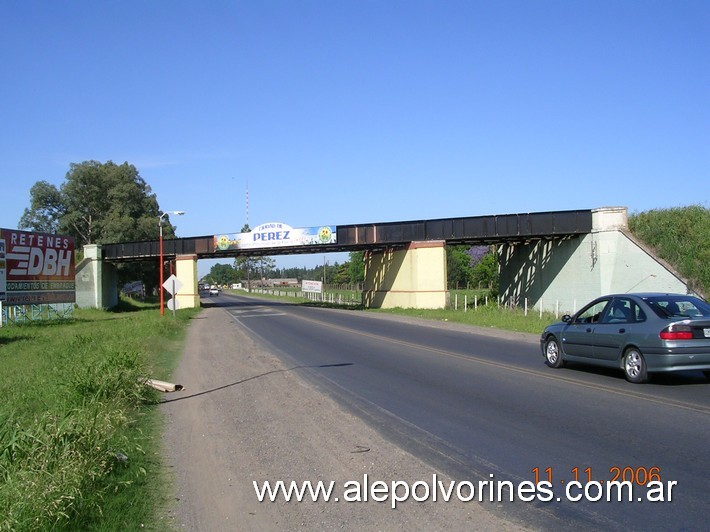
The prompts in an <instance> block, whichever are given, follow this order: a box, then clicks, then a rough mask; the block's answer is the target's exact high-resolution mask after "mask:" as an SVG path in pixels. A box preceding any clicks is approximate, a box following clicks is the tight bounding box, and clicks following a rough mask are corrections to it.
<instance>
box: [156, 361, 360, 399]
mask: <svg viewBox="0 0 710 532" xmlns="http://www.w3.org/2000/svg"><path fill="white" fill-rule="evenodd" d="M352 365H353V363H352V362H341V363H338V364H319V365H315V366H294V367H292V368H285V369H275V370H272V371H267V372H266V373H261V374H259V375H254V376H252V377H247V378H246V379H242V380H239V381H236V382H231V383H229V384H224V385H222V386H217V387H216V388H212V389H210V390H204V391H201V392H196V393H193V394H190V395H185V396H183V397H176V398H175V399H164V400H162V401H160V403H161V404H163V403H174V402H175V401H182V400H184V399H192V398H193V397H199V396H200V395H206V394H208V393H212V392H217V391H219V390H224V389H225V388H231V387H232V386H236V385H238V384H244V383H245V382H249V381H253V380H255V379H259V378H261V377H266V376H267V375H271V374H273V373H284V372H287V371H293V370H296V369H306V368H308V369H314V368H342V367H345V366H352Z"/></svg>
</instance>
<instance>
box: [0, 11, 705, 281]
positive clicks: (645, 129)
mask: <svg viewBox="0 0 710 532" xmlns="http://www.w3.org/2000/svg"><path fill="white" fill-rule="evenodd" d="M708 27H710V2H707V1H706V0H697V1H695V0H667V1H655V0H637V1H630V0H626V1H625V0H613V1H612V0H590V1H574V0H556V1H553V0H539V1H533V0H525V1H517V0H500V1H483V0H470V1H445V0H444V1H442V0H439V1H434V0H432V1H417V0H412V1H386V0H378V1H374V0H370V1H366V0H363V1H349V0H338V1H326V0H320V1H314V0H303V1H294V0H290V1H275V0H274V1H270V0H250V1H204V2H197V1H189V2H188V1H169V2H168V1H158V0H153V1H131V0H122V1H120V2H117V1H100V2H96V1H71V2H50V1H43V2H37V1H32V0H29V1H22V2H20V1H9V0H5V1H3V2H0V69H1V72H2V83H0V179H1V180H2V189H3V194H2V197H1V198H0V206H1V207H2V209H1V214H0V226H1V227H10V228H14V227H16V226H17V222H18V221H19V218H20V216H21V215H22V211H23V209H24V208H25V207H27V206H28V205H29V190H30V188H31V186H32V185H33V184H34V183H35V182H36V181H38V180H46V181H49V182H51V183H54V184H56V185H57V186H59V185H60V184H61V183H62V182H63V181H64V177H65V175H66V172H67V171H68V169H69V164H70V163H73V162H76V163H78V162H82V161H86V160H97V161H101V162H106V161H108V160H112V161H114V162H116V163H122V162H124V161H127V162H129V163H131V164H133V165H135V166H136V167H137V168H138V170H139V172H140V174H141V176H142V177H143V179H145V181H146V182H147V183H148V184H149V185H150V186H151V188H152V189H153V191H154V192H155V193H156V194H157V197H158V201H159V204H160V207H161V208H162V209H163V210H177V209H180V210H185V211H186V214H185V216H182V217H174V218H173V220H172V221H173V222H174V223H175V224H176V225H177V228H178V235H179V236H197V235H210V234H217V233H225V232H238V231H239V230H240V229H241V227H242V226H243V225H244V223H245V221H246V213H245V190H246V188H247V183H248V188H249V222H250V225H251V226H252V227H254V226H256V225H259V224H262V223H266V222H283V223H286V224H289V225H291V226H293V227H312V226H318V225H325V224H327V225H338V224H351V223H368V222H384V221H396V220H418V219H430V218H443V217H452V216H477V215H484V214H502V213H517V212H538V211H548V210H564V209H589V208H596V207H602V206H617V205H622V206H627V207H628V208H629V212H638V211H645V210H648V209H653V208H668V207H675V206H682V205H691V204H701V205H704V206H706V207H708V190H710V186H709V184H710V179H709V177H710V105H709V104H710V97H709V94H710V92H709V89H710V68H709V67H710V61H709V60H708V57H710V32H709V31H708ZM333 259H335V260H337V259H340V260H341V261H342V260H343V256H342V255H341V256H333V258H332V259H331V258H329V260H333ZM205 262H206V261H205ZM322 262H323V256H310V257H306V256H296V257H289V258H279V259H278V260H277V263H278V264H279V265H282V266H302V265H308V266H312V265H315V264H322ZM205 269H206V270H208V269H209V266H208V265H201V266H200V270H201V273H206V271H202V270H205Z"/></svg>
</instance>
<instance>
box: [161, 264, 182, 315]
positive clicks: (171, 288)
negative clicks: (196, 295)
mask: <svg viewBox="0 0 710 532" xmlns="http://www.w3.org/2000/svg"><path fill="white" fill-rule="evenodd" d="M163 288H165V290H166V291H167V292H169V293H170V295H171V296H173V297H172V298H171V299H170V300H169V301H168V308H169V309H170V310H172V311H173V318H174V317H175V309H177V308H178V302H177V293H178V292H179V291H180V289H181V288H182V282H181V281H180V279H178V278H177V277H175V274H172V275H171V276H170V277H168V278H167V279H166V280H165V282H164V283H163Z"/></svg>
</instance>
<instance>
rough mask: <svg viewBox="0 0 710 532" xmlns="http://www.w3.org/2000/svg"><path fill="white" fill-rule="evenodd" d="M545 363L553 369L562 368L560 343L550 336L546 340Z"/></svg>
mask: <svg viewBox="0 0 710 532" xmlns="http://www.w3.org/2000/svg"><path fill="white" fill-rule="evenodd" d="M545 363H546V364H547V365H548V366H550V367H551V368H559V367H561V366H562V363H563V362H562V353H560V343H559V342H558V341H557V338H555V337H554V336H550V337H548V338H547V340H545Z"/></svg>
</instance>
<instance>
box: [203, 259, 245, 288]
mask: <svg viewBox="0 0 710 532" xmlns="http://www.w3.org/2000/svg"><path fill="white" fill-rule="evenodd" d="M238 276H239V274H238V273H237V270H235V269H234V267H233V266H232V265H231V264H219V263H218V264H215V265H214V266H212V268H210V273H209V274H208V278H209V279H210V284H217V285H219V286H223V285H227V286H230V285H231V284H232V283H236V282H237V280H238Z"/></svg>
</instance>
